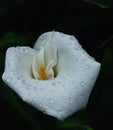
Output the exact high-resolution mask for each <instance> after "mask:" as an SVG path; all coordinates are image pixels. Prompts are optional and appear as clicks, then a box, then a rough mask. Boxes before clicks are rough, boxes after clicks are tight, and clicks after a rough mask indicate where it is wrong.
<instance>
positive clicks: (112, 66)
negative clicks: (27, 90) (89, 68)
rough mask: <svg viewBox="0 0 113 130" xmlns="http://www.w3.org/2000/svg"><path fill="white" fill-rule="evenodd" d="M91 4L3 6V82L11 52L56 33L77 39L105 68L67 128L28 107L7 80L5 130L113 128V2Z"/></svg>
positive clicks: (2, 112) (1, 0)
mask: <svg viewBox="0 0 113 130" xmlns="http://www.w3.org/2000/svg"><path fill="white" fill-rule="evenodd" d="M86 1H88V2H86ZM86 1H85V0H70V1H66V0H65V1H64V0H62V1H49V0H45V1H44V0H16V1H15V0H10V1H8V0H0V74H1V76H2V73H3V71H4V62H5V52H6V50H7V48H8V47H10V46H17V45H22V46H23V45H24V46H31V47H33V45H34V43H35V41H36V39H37V38H38V36H39V35H40V34H42V33H44V32H47V31H52V30H53V29H54V30H56V31H60V32H64V33H67V34H72V35H74V36H75V37H76V38H77V39H78V40H79V42H80V44H81V45H82V46H83V48H84V49H85V50H87V52H88V53H89V54H90V55H92V56H93V57H95V58H96V60H97V61H99V62H100V63H101V65H102V67H101V72H100V74H99V77H98V79H97V81H96V84H95V86H94V89H93V91H92V93H91V96H90V99H89V102H88V105H87V107H86V109H85V110H81V111H79V112H77V113H75V114H74V115H72V116H71V117H69V118H68V119H66V120H65V121H63V122H60V121H58V120H57V119H55V118H53V117H49V116H47V115H44V114H42V113H41V112H39V111H37V110H35V109H34V108H32V107H31V106H29V105H28V104H25V103H24V102H22V101H21V99H20V98H19V97H18V96H17V95H16V94H15V93H14V92H13V91H12V90H10V88H9V87H8V86H6V85H5V84H4V83H3V81H2V79H1V80H0V84H1V85H0V118H1V123H0V129H1V130H2V129H12V130H13V129H14V130H15V129H16V130H17V129H30V130H45V129H48V130H53V129H54V130H65V129H66V130H67V129H69V130H71V129H72V130H75V129H76V130H100V129H102V130H106V129H110V128H111V127H112V118H113V8H112V7H113V2H112V1H110V0H108V1H107V0H103V1H97V0H86ZM112 128H113V127H112ZM112 128H111V129H112Z"/></svg>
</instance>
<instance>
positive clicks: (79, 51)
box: [2, 31, 100, 120]
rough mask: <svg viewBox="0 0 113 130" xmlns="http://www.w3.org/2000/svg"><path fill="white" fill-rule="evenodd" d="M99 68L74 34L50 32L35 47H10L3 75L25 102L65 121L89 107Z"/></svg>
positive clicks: (39, 39) (43, 35) (42, 36)
mask: <svg viewBox="0 0 113 130" xmlns="http://www.w3.org/2000/svg"><path fill="white" fill-rule="evenodd" d="M99 70H100V63H98V62H97V61H96V60H95V59H94V58H93V57H91V56H90V55H89V54H88V53H87V52H86V51H85V50H84V49H83V48H82V46H81V45H80V44H79V43H78V41H77V39H76V38H75V37H74V36H72V35H67V34H64V33H61V32H57V31H50V32H46V33H44V34H42V35H41V36H40V37H39V38H38V40H37V41H36V43H35V45H34V48H30V47H24V46H23V47H20V46H17V47H10V48H8V50H7V52H6V60H5V70H4V73H3V76H2V78H3V81H4V82H5V83H6V84H7V85H8V86H9V87H10V88H11V89H12V90H14V91H15V92H16V93H17V94H18V95H19V96H20V97H21V99H22V100H23V101H25V102H27V103H28V104H30V105H32V106H33V107H35V108H36V109H38V110H40V111H42V112H43V113H45V114H48V115H50V116H53V117H56V118H57V119H59V120H64V119H65V118H67V117H69V116H71V115H72V114H73V113H75V112H77V111H79V110H80V109H83V108H85V107H86V105H87V102H88V99H89V96H90V94H91V91H92V89H93V86H94V84H95V81H96V79H97V76H98V74H99Z"/></svg>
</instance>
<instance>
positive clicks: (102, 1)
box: [84, 0, 113, 8]
mask: <svg viewBox="0 0 113 130" xmlns="http://www.w3.org/2000/svg"><path fill="white" fill-rule="evenodd" d="M84 1H86V2H89V3H91V4H94V5H97V6H99V7H100V8H110V7H113V1H112V0H84Z"/></svg>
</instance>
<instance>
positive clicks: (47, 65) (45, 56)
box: [32, 32, 57, 80]
mask: <svg viewBox="0 0 113 130" xmlns="http://www.w3.org/2000/svg"><path fill="white" fill-rule="evenodd" d="M53 34H54V32H52V33H51V34H50V35H49V36H48V37H47V39H44V41H43V43H42V44H40V45H41V46H40V47H39V50H38V52H37V54H36V55H35V56H34V58H33V62H32V74H33V77H34V78H35V79H38V80H48V79H53V78H54V77H55V76H56V72H55V71H54V68H55V66H56V65H57V47H56V46H55V44H54V41H53ZM37 70H38V71H37Z"/></svg>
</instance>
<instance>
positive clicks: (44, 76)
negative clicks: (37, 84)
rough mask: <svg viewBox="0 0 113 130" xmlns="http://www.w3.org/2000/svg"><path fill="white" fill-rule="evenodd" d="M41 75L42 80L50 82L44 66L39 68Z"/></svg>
mask: <svg viewBox="0 0 113 130" xmlns="http://www.w3.org/2000/svg"><path fill="white" fill-rule="evenodd" d="M39 75H40V80H48V79H49V78H48V76H47V74H46V69H45V67H44V66H42V65H41V66H40V68H39Z"/></svg>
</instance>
